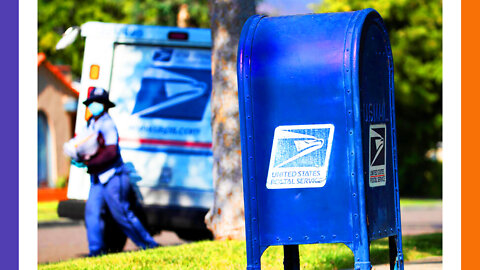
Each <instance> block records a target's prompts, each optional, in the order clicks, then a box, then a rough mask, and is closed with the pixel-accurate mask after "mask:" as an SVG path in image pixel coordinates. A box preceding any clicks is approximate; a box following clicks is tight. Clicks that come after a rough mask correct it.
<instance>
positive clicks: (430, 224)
mask: <svg viewBox="0 0 480 270" xmlns="http://www.w3.org/2000/svg"><path fill="white" fill-rule="evenodd" d="M402 224H403V225H402V229H403V234H404V235H412V234H423V233H432V232H441V231H442V208H441V206H431V207H406V208H402ZM154 238H155V240H156V241H157V242H158V243H160V244H161V245H163V246H169V245H179V244H183V243H186V242H185V241H183V240H182V239H180V238H178V237H177V235H176V234H175V233H174V232H169V231H164V232H162V233H161V234H159V235H156V236H155V237H154ZM136 249H137V248H136V246H135V245H134V244H133V243H132V242H131V241H130V240H128V241H127V245H126V250H136ZM87 253H88V246H87V239H86V231H85V227H84V225H83V224H82V223H76V224H75V223H66V224H63V225H62V224H52V225H48V224H42V225H41V226H39V229H38V262H39V263H46V262H56V261H62V260H67V259H71V258H78V257H82V256H85V255H86V254H87ZM421 265H422V264H416V265H415V264H414V265H412V266H408V268H407V269H417V268H413V266H415V267H419V266H421ZM434 265H436V266H438V265H440V267H441V263H436V264H434ZM411 267H412V268H411ZM377 269H383V268H377ZM418 269H424V268H418ZM431 269H440V268H431Z"/></svg>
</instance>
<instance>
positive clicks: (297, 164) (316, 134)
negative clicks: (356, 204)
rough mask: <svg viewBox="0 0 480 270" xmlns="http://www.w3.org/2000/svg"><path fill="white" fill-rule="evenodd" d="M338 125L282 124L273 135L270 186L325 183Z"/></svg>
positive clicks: (269, 175)
mask: <svg viewBox="0 0 480 270" xmlns="http://www.w3.org/2000/svg"><path fill="white" fill-rule="evenodd" d="M334 129H335V127H334V126H333V125H332V124H319V125H298V126H278V127H277V128H276V129H275V134H274V136H273V146H272V154H271V156H270V166H269V168H268V177H267V188H268V189H285V188H313V187H323V186H325V184H326V182H327V171H328V161H329V160H330V151H331V150H332V141H333V132H334Z"/></svg>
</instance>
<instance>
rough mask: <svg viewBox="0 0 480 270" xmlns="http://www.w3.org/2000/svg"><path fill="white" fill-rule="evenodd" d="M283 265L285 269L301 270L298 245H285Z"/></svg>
mask: <svg viewBox="0 0 480 270" xmlns="http://www.w3.org/2000/svg"><path fill="white" fill-rule="evenodd" d="M283 267H284V269H285V270H300V255H299V252H298V245H285V246H283Z"/></svg>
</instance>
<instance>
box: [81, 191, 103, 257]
mask: <svg viewBox="0 0 480 270" xmlns="http://www.w3.org/2000/svg"><path fill="white" fill-rule="evenodd" d="M105 207H106V204H105V201H104V199H103V185H102V184H100V183H98V181H96V183H95V182H94V181H92V184H91V186H90V193H89V195H88V200H87V203H86V205H85V226H86V227H87V239H88V249H89V250H90V253H89V255H90V256H97V255H101V254H102V253H104V252H105V243H104V241H103V233H104V227H105V223H104V220H103V216H102V213H103V212H104V210H105Z"/></svg>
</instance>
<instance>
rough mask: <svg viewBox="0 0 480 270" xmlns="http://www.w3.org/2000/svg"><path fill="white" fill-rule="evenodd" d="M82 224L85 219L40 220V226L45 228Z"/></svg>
mask: <svg viewBox="0 0 480 270" xmlns="http://www.w3.org/2000/svg"><path fill="white" fill-rule="evenodd" d="M82 224H83V221H81V220H69V219H66V220H56V221H45V222H39V223H38V228H39V229H43V228H55V227H69V226H78V225H82Z"/></svg>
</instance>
